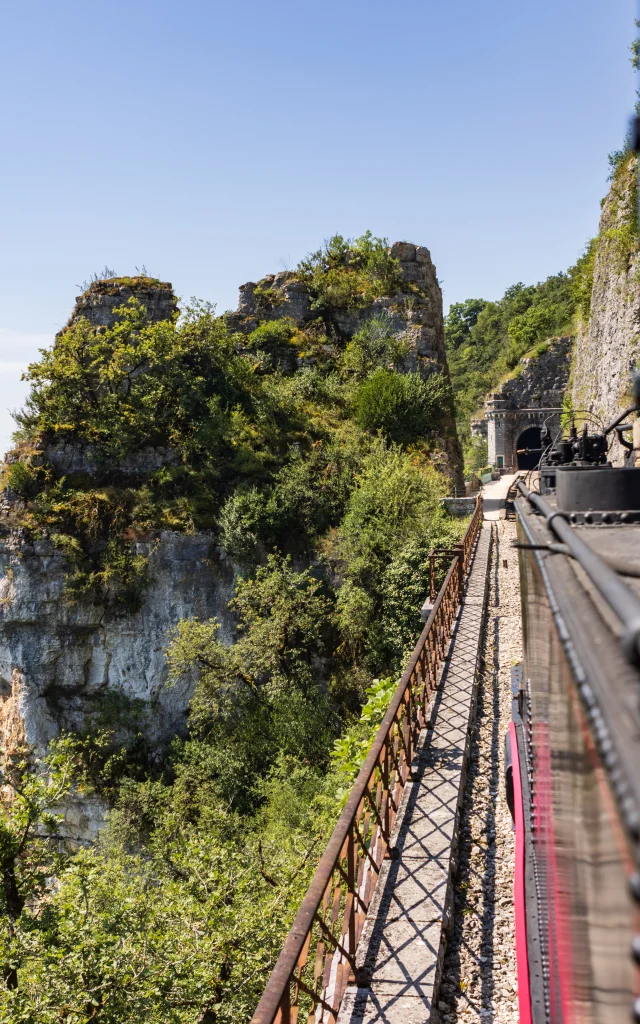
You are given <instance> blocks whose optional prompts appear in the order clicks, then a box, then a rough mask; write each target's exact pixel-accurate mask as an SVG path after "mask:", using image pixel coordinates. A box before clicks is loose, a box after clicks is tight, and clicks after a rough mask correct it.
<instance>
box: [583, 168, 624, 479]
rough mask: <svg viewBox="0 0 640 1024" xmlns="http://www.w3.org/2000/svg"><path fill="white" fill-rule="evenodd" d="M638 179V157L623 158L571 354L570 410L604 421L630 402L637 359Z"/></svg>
mask: <svg viewBox="0 0 640 1024" xmlns="http://www.w3.org/2000/svg"><path fill="white" fill-rule="evenodd" d="M636 175H637V159H636V157H634V156H630V157H627V159H626V160H625V161H624V162H623V163H622V164H621V165H620V166H619V167H618V169H617V171H616V173H615V175H614V178H613V181H612V183H611V188H610V190H609V194H608V195H607V197H606V199H605V200H604V203H603V207H602V215H601V218H600V230H599V233H598V237H597V240H596V242H595V254H594V256H595V258H594V263H593V287H592V290H591V301H590V304H589V308H588V309H585V311H584V313H585V314H586V315H585V316H584V317H583V323H582V325H581V327H580V331H579V333H578V336H577V339H576V344H575V350H574V359H573V373H572V386H571V398H572V402H573V406H574V408H575V409H576V410H579V409H585V410H587V411H588V412H590V413H593V414H594V415H596V416H597V417H599V418H600V419H601V420H604V421H606V420H608V419H611V418H613V416H614V415H615V414H616V413H618V412H621V411H622V410H623V409H624V407H625V406H626V405H628V404H629V390H630V377H631V371H632V370H633V369H634V368H635V367H636V365H637V363H638V359H639V357H640V245H639V242H638V233H637V228H636V217H637V211H636V205H637V184H636ZM611 455H612V460H613V461H614V462H615V463H617V464H620V463H621V461H622V452H621V450H620V447H619V446H618V444H617V442H616V444H615V446H614V448H613V450H612V453H611Z"/></svg>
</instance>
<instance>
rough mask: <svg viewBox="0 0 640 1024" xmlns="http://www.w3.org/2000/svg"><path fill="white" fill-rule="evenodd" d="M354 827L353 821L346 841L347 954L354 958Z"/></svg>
mask: <svg viewBox="0 0 640 1024" xmlns="http://www.w3.org/2000/svg"><path fill="white" fill-rule="evenodd" d="M355 828H356V826H355V822H354V823H352V825H351V828H350V829H349V841H348V843H347V887H348V890H349V893H350V895H351V900H352V904H351V914H350V915H349V955H350V956H351V957H354V958H355V953H356V886H357V884H358V871H357V867H356V836H355Z"/></svg>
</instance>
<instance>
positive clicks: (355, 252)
mask: <svg viewBox="0 0 640 1024" xmlns="http://www.w3.org/2000/svg"><path fill="white" fill-rule="evenodd" d="M296 275H297V277H298V278H299V279H300V280H302V281H304V282H305V283H306V284H307V285H308V287H309V289H310V291H311V294H312V296H313V303H312V305H313V308H315V309H317V310H318V312H320V313H322V312H324V311H326V310H327V309H328V308H329V307H331V306H338V307H346V308H349V307H355V308H358V307H362V306H364V305H366V304H367V303H368V302H370V301H371V300H372V299H375V298H378V297H379V296H381V295H393V294H394V293H395V292H398V291H402V290H404V288H405V283H404V279H403V277H402V275H401V273H400V265H399V263H398V261H397V260H396V259H393V257H392V256H391V254H390V252H389V248H388V243H387V240H386V238H375V237H374V236H373V235H372V234H371V232H370V231H367V232H366V234H364V235H362V236H361V237H360V238H354V239H345V238H343V237H342V235H334V236H333V238H330V239H328V241H326V242H325V244H324V246H323V247H322V249H318V251H317V252H314V253H311V255H309V256H307V257H306V259H304V260H302V261H301V262H300V263H299V265H298V267H297V270H296Z"/></svg>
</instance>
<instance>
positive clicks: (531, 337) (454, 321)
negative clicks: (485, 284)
mask: <svg viewBox="0 0 640 1024" xmlns="http://www.w3.org/2000/svg"><path fill="white" fill-rule="evenodd" d="M592 281H593V243H590V244H589V245H588V246H587V248H586V250H585V253H584V254H583V255H582V256H581V257H580V259H579V260H578V261H577V262H576V264H575V265H574V266H573V267H571V268H570V269H569V270H568V271H567V272H566V273H559V274H554V275H552V276H551V277H548V278H547V279H546V280H545V281H541V282H540V283H538V284H536V285H524V284H522V283H521V282H520V283H518V284H514V285H512V286H511V287H510V288H507V290H506V292H505V293H504V295H503V297H502V298H501V299H499V300H497V301H496V302H486V301H485V300H484V299H467V300H466V301H465V302H458V303H454V304H453V305H452V306H451V308H450V310H449V313H448V316H447V317H446V318H445V343H446V347H447V358H448V362H449V372H450V375H451V383H452V387H453V392H454V397H455V404H456V413H457V422H458V433H459V436H460V439H461V441H462V443H463V446H464V448H465V451H466V453H467V457H468V458H469V457H470V458H471V459H472V458H473V446H472V445H471V434H470V421H471V418H472V417H473V415H474V413H476V412H478V410H479V409H481V408H482V403H483V401H484V398H485V396H486V395H487V394H488V393H489V392H490V391H491V390H492V389H493V388H495V386H496V385H497V384H498V382H499V381H500V379H501V378H502V377H503V376H504V375H505V374H507V373H509V372H512V371H513V370H514V369H515V368H516V367H517V365H518V363H519V361H520V360H521V359H522V357H523V356H525V355H528V354H530V353H532V351H534V350H535V348H536V346H538V345H540V344H541V343H544V341H545V340H546V339H547V338H549V337H553V336H557V335H560V334H571V333H573V332H574V330H575V318H576V315H584V308H585V304H586V305H587V307H588V303H589V302H590V300H591V286H592ZM473 468H474V469H477V468H479V465H478V466H474V467H473Z"/></svg>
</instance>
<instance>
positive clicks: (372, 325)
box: [343, 313, 409, 376]
mask: <svg viewBox="0 0 640 1024" xmlns="http://www.w3.org/2000/svg"><path fill="white" fill-rule="evenodd" d="M408 351H409V346H408V344H407V341H406V340H405V339H404V338H403V337H402V336H400V335H398V334H397V333H396V332H394V322H393V319H392V318H391V317H390V316H389V315H388V314H387V313H381V314H380V315H378V316H374V317H371V319H370V320H367V321H366V322H365V323H364V324H363V326H362V327H361V328H360V330H359V331H357V332H356V334H354V336H353V338H352V339H351V341H350V342H349V344H348V345H347V348H346V350H345V353H344V357H343V365H344V367H345V369H347V370H352V371H354V372H355V373H357V374H358V375H365V376H366V374H368V373H371V372H372V371H373V370H375V369H376V367H382V366H384V367H386V368H387V369H389V368H394V367H398V366H400V365H401V364H402V362H403V360H404V359H405V358H406V356H407V354H408Z"/></svg>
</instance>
